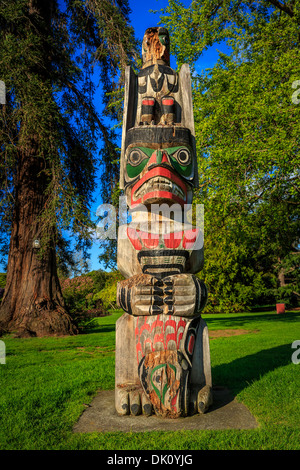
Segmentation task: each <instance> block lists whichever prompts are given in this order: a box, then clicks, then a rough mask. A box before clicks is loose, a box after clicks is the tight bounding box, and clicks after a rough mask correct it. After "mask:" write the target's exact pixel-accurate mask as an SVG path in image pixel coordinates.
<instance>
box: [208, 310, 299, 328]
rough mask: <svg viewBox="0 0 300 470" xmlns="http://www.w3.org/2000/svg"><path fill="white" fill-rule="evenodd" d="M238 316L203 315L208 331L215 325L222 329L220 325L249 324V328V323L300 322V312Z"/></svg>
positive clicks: (224, 326) (236, 325) (237, 325)
mask: <svg viewBox="0 0 300 470" xmlns="http://www.w3.org/2000/svg"><path fill="white" fill-rule="evenodd" d="M204 313H205V312H204ZM235 315H236V316H230V315H223V314H220V316H219V315H218V317H215V318H210V316H209V314H208V315H207V316H206V315H203V318H204V320H205V321H206V323H207V326H208V329H209V328H210V327H213V326H214V324H217V325H218V327H220V324H221V325H222V328H226V327H231V328H232V327H234V326H235V327H242V326H245V325H246V324H247V326H248V327H249V322H255V323H256V322H257V323H259V322H266V321H271V322H286V321H288V322H296V321H299V320H300V312H299V311H297V312H286V313H284V314H281V315H278V314H277V313H264V314H260V315H256V314H252V313H249V315H241V316H239V315H238V314H235Z"/></svg>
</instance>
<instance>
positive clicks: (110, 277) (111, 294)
mask: <svg viewBox="0 0 300 470" xmlns="http://www.w3.org/2000/svg"><path fill="white" fill-rule="evenodd" d="M123 279H124V277H123V276H122V274H120V273H119V271H112V272H109V273H106V282H105V285H104V286H103V288H102V290H100V291H98V292H97V293H96V294H95V295H94V297H93V298H94V300H101V301H102V303H103V307H104V308H105V309H109V308H116V298H117V283H118V281H121V280H123Z"/></svg>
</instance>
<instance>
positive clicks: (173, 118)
mask: <svg viewBox="0 0 300 470" xmlns="http://www.w3.org/2000/svg"><path fill="white" fill-rule="evenodd" d="M197 180H198V172H197V160H196V152H195V135H194V118H193V108H192V96H191V79H190V71H189V67H188V65H186V64H185V65H183V66H182V67H181V70H180V72H179V73H176V72H175V71H174V70H172V69H171V68H170V65H169V34H168V31H167V30H166V29H165V28H161V27H154V28H148V29H147V30H146V32H145V36H144V40H143V66H142V69H141V71H140V72H139V73H138V74H137V75H136V74H135V73H134V71H133V70H132V69H131V68H130V67H128V68H127V70H126V84H125V100H124V117H123V134H122V149H121V174H120V188H121V189H124V191H125V195H126V200H127V204H128V206H129V208H130V212H131V217H132V220H131V222H130V223H128V224H124V225H121V226H120V228H119V232H118V269H119V270H120V272H121V273H122V274H123V275H124V277H125V280H124V281H121V282H119V283H118V288H117V303H118V305H119V307H121V308H122V309H123V310H124V312H125V313H124V314H123V315H122V317H121V318H120V319H119V320H118V322H117V325H116V377H115V382H116V383H115V406H116V411H117V413H118V414H119V415H127V414H133V415H138V414H144V415H148V416H149V415H151V414H152V413H153V412H155V413H156V414H157V415H158V416H163V417H166V418H177V417H180V416H187V415H191V414H194V413H204V412H205V411H206V410H207V409H208V407H209V406H210V405H211V403H212V391H211V386H212V383H211V367H210V352H209V339H208V331H207V326H206V323H205V321H204V320H203V319H202V318H201V315H200V312H201V310H202V309H203V308H204V306H205V303H206V299H207V291H206V287H205V284H204V283H203V281H201V280H200V279H199V278H198V277H196V276H195V274H196V273H198V272H199V271H200V270H201V269H202V267H203V261H204V257H203V230H201V229H199V228H198V227H197V226H196V227H195V226H193V225H192V224H191V223H188V222H187V221H186V220H184V223H183V218H182V217H181V216H182V214H183V213H184V210H183V209H184V208H185V207H190V206H191V203H192V198H193V193H192V189H193V187H195V186H197ZM178 214H181V216H179V217H178ZM180 217H181V218H180ZM201 241H202V242H201Z"/></svg>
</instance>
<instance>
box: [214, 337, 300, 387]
mask: <svg viewBox="0 0 300 470" xmlns="http://www.w3.org/2000/svg"><path fill="white" fill-rule="evenodd" d="M292 353H293V349H292V348H291V343H288V344H283V345H281V346H276V347H274V348H270V349H263V350H261V351H259V352H257V353H255V354H249V355H248V356H245V357H241V358H239V359H235V360H234V361H232V362H229V363H227V364H221V365H219V366H216V367H212V379H213V385H214V386H215V385H225V386H226V387H228V388H229V389H230V390H231V391H232V392H233V393H234V394H235V395H236V394H237V393H239V392H241V391H242V390H243V389H244V388H246V387H248V386H249V384H251V383H253V382H255V381H257V380H259V379H261V378H262V376H264V375H265V374H267V373H268V372H270V371H272V370H275V369H277V368H278V367H282V366H286V365H288V364H290V363H291V356H292Z"/></svg>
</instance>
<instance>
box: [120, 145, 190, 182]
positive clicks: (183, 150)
mask: <svg viewBox="0 0 300 470" xmlns="http://www.w3.org/2000/svg"><path fill="white" fill-rule="evenodd" d="M150 159H151V160H150ZM149 160H150V162H149ZM148 162H149V169H150V168H151V167H152V165H153V166H154V165H159V166H160V165H162V166H164V165H163V164H165V165H168V166H170V167H172V168H173V169H174V170H175V173H177V174H178V175H179V176H180V177H182V178H184V179H185V180H188V181H190V182H192V179H193V177H194V166H193V159H192V152H191V149H190V148H188V147H185V146H182V145H181V146H178V147H167V148H164V149H159V150H155V149H153V148H148V147H132V148H130V149H128V150H127V154H126V180H127V181H126V183H127V184H128V183H129V184H130V183H131V182H132V180H135V179H136V178H137V177H138V176H139V175H140V174H141V173H142V171H143V170H144V168H145V167H146V165H147V164H148Z"/></svg>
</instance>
